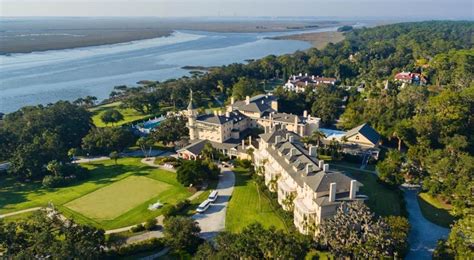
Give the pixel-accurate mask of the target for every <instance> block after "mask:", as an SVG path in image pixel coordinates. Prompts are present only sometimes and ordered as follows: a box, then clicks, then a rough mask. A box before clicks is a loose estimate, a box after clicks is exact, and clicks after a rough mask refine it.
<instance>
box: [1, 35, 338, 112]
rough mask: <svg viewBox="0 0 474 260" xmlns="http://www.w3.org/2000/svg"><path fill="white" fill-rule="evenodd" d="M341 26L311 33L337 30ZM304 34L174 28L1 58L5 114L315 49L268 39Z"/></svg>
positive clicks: (2, 109) (303, 43) (302, 43)
mask: <svg viewBox="0 0 474 260" xmlns="http://www.w3.org/2000/svg"><path fill="white" fill-rule="evenodd" d="M334 30H336V27H332V28H322V29H317V30H311V31H306V32H317V31H334ZM296 33H301V32H300V31H299V32H298V31H293V32H271V33H214V32H200V31H175V32H174V33H173V34H172V35H171V36H169V37H161V38H154V39H148V40H140V41H133V42H128V43H121V44H112V45H103V46H94V47H84V48H75V49H67V50H54V51H44V52H33V53H27V54H11V55H9V56H5V55H2V56H0V112H4V113H5V112H12V111H15V110H17V109H18V108H20V107H22V106H25V105H37V104H47V103H51V102H55V101H58V100H74V99H77V98H79V97H84V96H87V95H92V96H96V97H98V98H99V99H104V98H107V97H108V95H109V93H110V91H111V90H112V89H113V87H114V86H117V85H135V84H136V82H138V81H140V80H159V81H162V80H166V79H170V78H178V77H181V76H183V75H187V74H188V71H187V70H183V69H181V67H183V66H186V65H195V66H197V65H201V66H219V65H226V64H231V63H235V62H244V61H245V60H246V59H257V58H261V57H264V56H267V55H270V54H274V55H281V54H285V53H292V52H295V51H297V50H305V49H308V48H309V47H311V45H310V44H309V43H307V42H302V41H293V40H271V39H267V38H268V37H273V36H280V35H288V34H296Z"/></svg>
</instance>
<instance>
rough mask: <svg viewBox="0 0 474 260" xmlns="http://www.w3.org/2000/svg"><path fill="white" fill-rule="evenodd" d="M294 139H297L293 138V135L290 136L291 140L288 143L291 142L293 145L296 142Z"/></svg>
mask: <svg viewBox="0 0 474 260" xmlns="http://www.w3.org/2000/svg"><path fill="white" fill-rule="evenodd" d="M294 139H295V137H294V136H292V135H290V138H289V139H288V141H289V142H290V143H293V142H294Z"/></svg>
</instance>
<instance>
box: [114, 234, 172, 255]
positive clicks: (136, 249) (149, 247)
mask: <svg viewBox="0 0 474 260" xmlns="http://www.w3.org/2000/svg"><path fill="white" fill-rule="evenodd" d="M164 246H165V244H164V242H163V239H162V238H152V239H149V240H145V241H141V242H138V243H134V244H131V245H128V246H123V247H120V248H119V249H117V250H110V251H108V253H107V255H108V256H109V258H111V259H115V258H117V257H120V256H130V255H135V254H139V253H143V252H148V251H158V250H161V249H163V248H164Z"/></svg>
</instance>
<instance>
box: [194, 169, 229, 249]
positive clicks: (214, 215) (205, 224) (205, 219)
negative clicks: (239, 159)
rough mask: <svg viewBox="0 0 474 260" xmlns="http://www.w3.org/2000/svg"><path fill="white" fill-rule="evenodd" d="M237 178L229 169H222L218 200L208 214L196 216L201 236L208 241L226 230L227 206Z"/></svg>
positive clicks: (218, 186) (218, 185)
mask: <svg viewBox="0 0 474 260" xmlns="http://www.w3.org/2000/svg"><path fill="white" fill-rule="evenodd" d="M234 184H235V176H234V172H232V171H231V170H230V169H229V168H221V175H220V176H219V183H218V184H217V188H216V190H218V192H219V197H218V198H217V200H216V201H215V202H214V203H212V204H211V206H210V207H209V208H208V209H207V211H206V212H204V213H201V214H199V213H198V214H195V215H194V216H193V219H195V220H196V221H197V222H198V223H199V226H200V227H201V234H200V236H201V237H202V238H204V239H206V240H210V239H212V238H214V237H215V236H216V235H217V233H219V232H221V231H224V229H225V215H226V211H227V204H228V202H229V200H230V197H231V196H232V192H233V191H234Z"/></svg>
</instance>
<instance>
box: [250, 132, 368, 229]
mask: <svg viewBox="0 0 474 260" xmlns="http://www.w3.org/2000/svg"><path fill="white" fill-rule="evenodd" d="M299 138H300V137H299V136H298V135H296V134H294V133H292V132H290V131H288V130H286V129H284V128H283V129H279V127H275V128H273V129H272V130H271V131H269V132H267V133H264V134H261V135H260V141H259V148H258V149H257V150H256V151H255V152H254V154H253V156H254V163H255V167H256V170H257V172H258V173H259V174H263V176H264V177H265V184H266V185H267V186H268V188H269V189H270V190H271V191H273V192H277V193H278V203H279V204H280V205H281V206H282V207H283V209H284V210H286V211H293V213H294V214H293V215H294V220H293V222H294V224H295V226H296V227H297V228H298V230H299V231H300V232H301V233H304V234H311V233H312V234H313V235H317V233H318V226H319V224H321V223H322V222H323V220H324V219H325V218H327V217H331V216H333V215H334V214H335V213H336V209H337V208H338V207H339V206H340V205H341V203H342V202H351V201H355V200H364V199H367V197H366V196H363V195H358V193H357V192H358V190H359V187H360V186H362V184H361V183H359V182H358V181H356V180H353V179H351V178H349V177H348V176H346V175H344V174H343V173H340V172H338V171H333V170H330V169H329V164H325V163H324V161H323V160H318V159H317V154H316V147H310V148H309V151H308V150H307V149H305V147H304V146H303V144H302V143H301V142H300V141H299Z"/></svg>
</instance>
